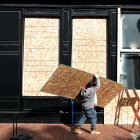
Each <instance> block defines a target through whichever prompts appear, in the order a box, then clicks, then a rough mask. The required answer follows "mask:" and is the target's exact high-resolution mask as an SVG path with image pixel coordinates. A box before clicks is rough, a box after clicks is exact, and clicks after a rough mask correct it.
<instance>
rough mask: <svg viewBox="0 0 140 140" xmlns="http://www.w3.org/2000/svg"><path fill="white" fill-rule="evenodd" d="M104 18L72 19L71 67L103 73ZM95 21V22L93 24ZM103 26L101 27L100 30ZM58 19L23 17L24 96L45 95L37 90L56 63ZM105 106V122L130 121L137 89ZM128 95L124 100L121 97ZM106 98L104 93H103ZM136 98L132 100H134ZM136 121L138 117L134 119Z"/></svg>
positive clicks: (104, 54)
mask: <svg viewBox="0 0 140 140" xmlns="http://www.w3.org/2000/svg"><path fill="white" fill-rule="evenodd" d="M106 24H107V23H106V19H74V20H73V36H72V38H73V42H72V67H75V68H77V69H80V70H84V71H87V72H90V73H96V72H98V73H99V74H100V75H101V76H103V77H106V73H107V70H106V67H107V61H106V60H107V59H106V51H107V46H106V42H107V37H106V32H107V31H106ZM93 25H94V26H93ZM100 29H102V30H100ZM58 40H59V20H58V19H49V18H43V19H42V18H39V19H38V18H26V19H25V37H24V81H23V83H24V85H23V87H24V92H23V94H24V96H48V95H51V96H53V94H46V93H43V92H40V90H41V88H42V87H43V85H44V84H45V83H46V82H47V80H48V79H49V78H50V76H51V75H52V74H53V72H54V71H55V69H56V68H57V66H58V61H59V42H58ZM121 94H123V96H122V97H121V99H120V97H119V95H117V96H116V98H114V99H113V100H112V101H111V102H110V103H108V105H106V106H105V108H104V123H105V124H114V123H118V124H132V123H133V119H134V115H135V114H134V110H133V109H134V108H136V107H137V103H135V105H134V104H133V102H132V104H130V103H129V100H130V99H131V97H135V96H137V95H138V94H139V92H138V91H137V93H136V94H134V92H132V91H129V92H128V93H126V92H123V93H120V95H121ZM106 96H107V95H106ZM124 97H127V99H126V100H125V101H127V102H125V103H124V102H123V104H122V103H121V101H122V98H124ZM106 98H107V97H106ZM137 99H138V97H137V98H135V100H137ZM137 123H138V121H137Z"/></svg>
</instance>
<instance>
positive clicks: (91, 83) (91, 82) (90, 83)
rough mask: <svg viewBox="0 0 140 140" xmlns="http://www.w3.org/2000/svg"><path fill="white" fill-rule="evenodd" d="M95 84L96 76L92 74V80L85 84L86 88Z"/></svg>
mask: <svg viewBox="0 0 140 140" xmlns="http://www.w3.org/2000/svg"><path fill="white" fill-rule="evenodd" d="M93 86H96V77H95V76H94V75H93V77H92V80H91V81H90V82H89V83H88V84H87V85H86V88H89V87H93Z"/></svg>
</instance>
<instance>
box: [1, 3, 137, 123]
mask: <svg viewBox="0 0 140 140" xmlns="http://www.w3.org/2000/svg"><path fill="white" fill-rule="evenodd" d="M118 8H121V10H122V12H125V13H140V6H139V5H135V4H133V5H132V4H130V3H129V2H128V3H124V4H121V3H117V4H116V3H115V4H108V3H106V4H102V2H97V3H92V2H90V1H88V2H87V3H86V4H85V3H84V2H81V3H80V2H79V3H78V2H60V3H59V2H54V3H53V2H52V3H51V2H48V3H39V2H36V3H35V2H34V3H32V2H26V3H21V2H20V3H16V2H15V3H11V2H9V3H8V2H7V3H1V4H0V64H1V67H0V111H1V112H2V113H1V115H0V118H1V119H0V120H1V122H7V121H8V122H11V120H10V119H9V117H11V114H12V112H15V111H21V112H24V113H25V114H24V115H23V116H21V117H20V118H21V121H22V122H23V121H25V122H50V123H61V122H65V123H67V120H71V117H70V115H69V114H67V113H66V114H61V113H59V111H61V110H65V109H66V112H67V111H68V112H69V113H70V112H71V103H70V101H69V100H68V99H65V98H62V97H49V96H47V97H41V96H40V97H38V96H37V97H35V96H31V97H30V96H28V97H26V96H23V95H22V89H23V61H24V60H23V54H24V48H23V47H24V45H23V42H24V37H23V36H24V20H25V18H30V17H54V18H55V17H57V18H59V19H60V23H59V25H60V33H59V34H60V39H59V42H60V44H59V45H60V46H61V47H60V50H59V63H60V64H66V65H69V66H71V53H72V52H71V51H72V48H71V47H72V19H73V18H74V17H78V18H82V17H85V18H90V17H91V18H92V17H94V18H106V19H107V78H108V79H111V80H114V81H117V33H118V32H117V31H118V27H117V15H118ZM66 48H67V49H66ZM75 106H76V109H77V110H78V111H79V110H80V107H79V105H78V104H75ZM78 111H77V112H78ZM7 112H11V114H9V113H7ZM98 112H99V118H101V119H100V120H99V122H98V123H104V120H103V109H102V108H99V109H98ZM25 116H26V117H25ZM56 116H57V117H56ZM68 117H70V118H69V119H66V120H65V118H68Z"/></svg>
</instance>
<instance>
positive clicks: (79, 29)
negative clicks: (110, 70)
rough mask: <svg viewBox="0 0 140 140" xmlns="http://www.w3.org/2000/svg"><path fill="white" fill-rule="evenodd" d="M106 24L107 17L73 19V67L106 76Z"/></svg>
mask: <svg viewBox="0 0 140 140" xmlns="http://www.w3.org/2000/svg"><path fill="white" fill-rule="evenodd" d="M106 24H107V20H106V19H87V18H86V19H81V18H80V19H73V42H72V44H73V45H72V66H73V67H75V68H77V69H80V70H84V71H87V72H90V73H96V72H97V71H98V72H99V74H100V75H101V76H103V77H106V66H107V64H106V50H107V49H106V48H107V47H106V41H107V38H106V34H107V33H106Z"/></svg>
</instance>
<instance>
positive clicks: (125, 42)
mask: <svg viewBox="0 0 140 140" xmlns="http://www.w3.org/2000/svg"><path fill="white" fill-rule="evenodd" d="M122 49H140V14H123V16H122Z"/></svg>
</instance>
